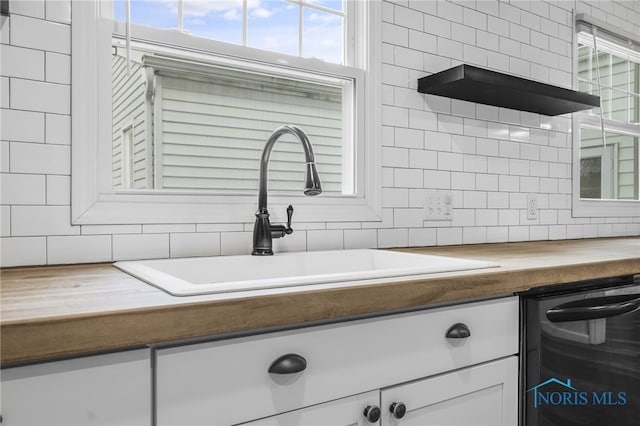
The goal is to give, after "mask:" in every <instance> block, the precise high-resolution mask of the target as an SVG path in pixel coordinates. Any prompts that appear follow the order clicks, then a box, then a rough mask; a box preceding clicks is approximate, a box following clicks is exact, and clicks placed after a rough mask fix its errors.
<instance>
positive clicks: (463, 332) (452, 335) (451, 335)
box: [446, 322, 471, 339]
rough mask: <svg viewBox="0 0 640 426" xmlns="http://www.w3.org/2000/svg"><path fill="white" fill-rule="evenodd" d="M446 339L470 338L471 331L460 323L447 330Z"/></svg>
mask: <svg viewBox="0 0 640 426" xmlns="http://www.w3.org/2000/svg"><path fill="white" fill-rule="evenodd" d="M446 336H447V339H466V338H467V337H469V336H471V330H469V327H467V325H466V324H463V323H461V322H459V323H457V324H453V325H452V326H451V327H450V328H449V330H447V334H446Z"/></svg>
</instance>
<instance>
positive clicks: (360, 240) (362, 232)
mask: <svg viewBox="0 0 640 426" xmlns="http://www.w3.org/2000/svg"><path fill="white" fill-rule="evenodd" d="M376 247H378V233H377V231H376V230H375V229H345V230H344V248H345V249H346V250H349V249H364V248H376Z"/></svg>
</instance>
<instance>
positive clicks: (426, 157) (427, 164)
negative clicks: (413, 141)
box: [409, 149, 438, 169]
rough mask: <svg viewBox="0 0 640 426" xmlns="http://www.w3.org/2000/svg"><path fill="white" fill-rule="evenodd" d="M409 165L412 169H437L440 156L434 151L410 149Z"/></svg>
mask: <svg viewBox="0 0 640 426" xmlns="http://www.w3.org/2000/svg"><path fill="white" fill-rule="evenodd" d="M409 167H411V168H412V169H435V168H437V167H438V157H437V156H436V154H435V152H433V151H426V150H422V149H412V150H410V151H409Z"/></svg>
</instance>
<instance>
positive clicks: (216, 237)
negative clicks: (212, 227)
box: [169, 232, 220, 257]
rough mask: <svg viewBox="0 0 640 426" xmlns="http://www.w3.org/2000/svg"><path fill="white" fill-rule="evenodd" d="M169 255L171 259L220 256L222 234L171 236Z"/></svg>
mask: <svg viewBox="0 0 640 426" xmlns="http://www.w3.org/2000/svg"><path fill="white" fill-rule="evenodd" d="M169 254H170V256H171V257H192V256H218V255H220V233H218V232H199V233H184V234H182V233H181V234H170V236H169Z"/></svg>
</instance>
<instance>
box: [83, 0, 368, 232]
mask: <svg viewBox="0 0 640 426" xmlns="http://www.w3.org/2000/svg"><path fill="white" fill-rule="evenodd" d="M78 3H82V4H77V5H76V4H75V2H74V3H73V8H74V9H73V11H72V12H73V13H74V15H73V16H74V20H73V22H72V25H73V30H74V31H72V34H73V40H72V60H73V65H74V66H73V71H74V72H73V78H74V80H73V86H72V91H73V93H74V96H76V95H77V96H78V97H77V98H76V97H74V103H73V104H74V107H75V106H77V105H80V106H79V107H78V108H74V110H73V111H72V114H73V117H74V120H73V123H74V129H73V132H74V134H73V138H74V141H76V140H86V139H87V138H88V139H91V138H90V136H89V135H91V132H92V131H91V128H93V129H95V130H96V133H97V134H98V135H99V138H98V141H96V143H95V144H92V143H89V142H88V143H87V145H88V146H85V145H81V144H75V143H74V145H73V146H72V149H73V151H74V156H73V158H74V160H73V174H74V178H73V188H72V190H73V192H74V194H77V195H76V196H75V197H74V199H75V200H77V201H78V202H77V203H74V205H72V210H73V215H74V222H75V223H150V222H151V223H176V222H189V223H193V222H225V223H228V222H250V221H251V220H252V215H253V212H254V210H255V205H256V196H257V187H258V183H257V177H258V171H259V158H260V154H261V151H262V148H263V147H264V143H265V141H266V139H267V138H268V136H269V135H270V133H271V132H272V131H273V130H274V129H275V128H277V127H279V126H280V125H282V124H295V125H298V126H300V127H302V128H303V129H305V130H306V132H307V134H308V135H309V137H310V140H311V143H312V144H313V146H314V150H315V153H316V160H317V164H318V171H319V173H320V176H321V179H322V180H323V186H324V189H325V191H324V192H323V195H322V196H321V197H319V198H314V199H305V198H304V197H302V194H301V191H300V189H299V188H300V187H301V184H302V182H303V178H302V176H303V172H304V160H303V155H302V149H301V147H300V145H299V144H298V143H296V142H295V140H294V139H293V138H291V139H287V138H286V137H283V138H282V140H281V141H279V143H278V144H277V145H276V147H275V149H274V151H273V155H272V159H271V162H270V168H269V192H270V204H271V205H274V204H275V205H276V206H277V205H286V204H287V203H288V202H291V201H292V200H291V197H299V198H296V199H295V200H294V201H293V202H294V203H295V204H296V205H297V207H299V208H297V209H296V216H297V220H300V221H331V220H340V221H344V220H359V221H360V220H379V194H378V193H379V186H380V185H379V177H378V175H379V173H378V172H377V170H376V167H377V165H376V164H377V160H376V158H377V156H378V155H379V154H378V151H379V147H378V145H379V144H378V143H377V142H376V138H377V137H378V136H377V135H379V133H380V131H379V129H376V126H377V125H379V119H378V118H376V116H377V115H378V114H379V112H378V111H377V109H378V108H379V100H377V98H378V96H379V95H378V93H377V90H379V89H378V88H379V84H377V83H376V81H377V78H378V75H377V74H378V72H377V66H378V64H379V61H380V60H379V58H376V57H375V55H376V52H377V50H378V49H376V48H372V47H371V46H372V45H373V46H375V45H376V43H379V41H378V40H377V35H376V34H375V33H376V30H375V29H374V27H375V25H377V22H378V20H379V18H377V16H378V13H379V12H377V8H379V5H377V4H376V3H377V2H359V1H339V0H322V1H318V0H314V1H308V0H262V1H235V0H229V1H224V2H220V1H211V2H206V1H197V2H196V1H187V0H182V1H175V2H171V1H163V2H145V1H135V0H133V1H131V3H130V5H131V6H130V7H131V8H130V11H131V15H130V16H131V24H130V40H131V41H130V42H128V41H127V40H126V38H127V23H126V22H123V21H122V20H123V19H124V17H125V16H126V13H125V8H126V4H127V3H126V2H124V1H122V0H116V1H115V2H113V3H110V2H102V3H93V2H78ZM98 6H100V7H98ZM77 16H79V17H84V18H85V19H82V18H80V19H76V17H77ZM105 17H106V19H105ZM89 18H93V20H91V19H89ZM91 23H93V26H92V25H91ZM285 27H286V29H285ZM292 28H293V29H295V31H294V30H293V29H292ZM294 33H295V34H294ZM294 35H295V37H294ZM87 36H90V37H88V38H87ZM269 37H271V41H269ZM273 37H276V39H273ZM94 46H98V47H97V48H95V51H94V52H93V51H92V52H90V50H91V49H92V47H94ZM93 60H95V64H94V63H92V61H93ZM104 65H106V67H105V66H104ZM107 67H108V68H109V73H108V74H109V82H110V84H109V85H108V86H109V87H106V85H105V80H106V79H105V78H104V76H105V75H106V74H107V72H106V68H107ZM92 72H94V73H95V74H96V75H99V78H98V80H99V84H98V85H97V86H98V87H96V84H95V81H91V79H90V78H87V75H91V73H92ZM83 88H84V89H85V90H83V94H81V93H80V90H82V89H83ZM76 89H78V91H77V92H76ZM87 91H88V92H89V93H90V94H91V93H92V94H93V96H90V97H89V100H90V101H91V102H94V103H95V104H97V108H96V110H97V112H98V114H97V116H95V114H94V115H91V111H92V109H91V106H90V105H87V101H86V98H87V96H86V95H85V94H86V93H87ZM105 97H107V98H108V99H109V101H110V102H109V104H107V103H106V102H105V101H104V98H105ZM75 99H77V102H76V101H75ZM365 100H366V102H365ZM76 125H78V126H77V128H76ZM107 129H108V130H107ZM105 134H109V135H111V136H109V138H108V139H109V140H108V144H107V141H106V139H107V138H106V136H105ZM96 152H97V153H98V155H95V154H96ZM96 158H97V160H96ZM76 160H77V161H76ZM87 161H88V162H92V161H97V163H98V164H96V167H95V168H93V167H92V166H91V165H90V164H86V163H87ZM83 174H88V175H89V179H88V180H87V179H83V178H80V179H76V178H75V177H76V176H83ZM277 208H278V207H273V209H272V210H275V209H277ZM282 212H284V208H283V209H282ZM276 220H278V215H276Z"/></svg>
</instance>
